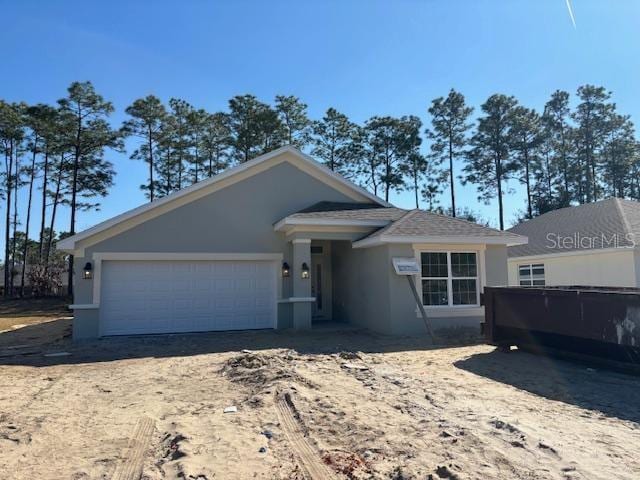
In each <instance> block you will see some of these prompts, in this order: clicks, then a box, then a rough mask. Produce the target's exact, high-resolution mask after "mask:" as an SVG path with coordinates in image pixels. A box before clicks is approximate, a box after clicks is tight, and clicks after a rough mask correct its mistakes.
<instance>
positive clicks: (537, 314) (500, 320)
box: [482, 286, 640, 365]
mask: <svg viewBox="0 0 640 480" xmlns="http://www.w3.org/2000/svg"><path fill="white" fill-rule="evenodd" d="M483 304H484V306H485V321H484V323H483V325H482V328H483V333H484V335H485V338H486V340H487V343H489V344H491V345H496V346H499V347H509V346H514V345H515V346H518V347H519V348H522V349H525V350H530V351H543V352H544V351H548V352H554V351H555V352H564V353H570V354H575V355H578V356H588V357H594V358H599V359H602V360H606V361H612V362H624V363H632V364H636V365H640V289H636V288H617V287H584V286H568V287H485V289H484V294H483Z"/></svg>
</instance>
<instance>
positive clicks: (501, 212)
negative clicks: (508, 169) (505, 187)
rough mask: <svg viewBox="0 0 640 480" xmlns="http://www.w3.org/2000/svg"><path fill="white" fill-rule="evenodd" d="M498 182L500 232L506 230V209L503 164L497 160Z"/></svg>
mask: <svg viewBox="0 0 640 480" xmlns="http://www.w3.org/2000/svg"><path fill="white" fill-rule="evenodd" d="M496 180H497V184H498V216H499V218H500V230H504V209H503V206H502V162H501V160H500V158H498V159H496Z"/></svg>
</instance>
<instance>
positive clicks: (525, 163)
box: [510, 106, 543, 219]
mask: <svg viewBox="0 0 640 480" xmlns="http://www.w3.org/2000/svg"><path fill="white" fill-rule="evenodd" d="M510 137H511V145H510V148H511V150H512V151H513V155H514V158H515V159H516V160H517V162H518V166H517V168H518V170H519V174H520V182H521V183H523V184H524V185H525V190H526V195H527V198H526V203H527V218H529V219H531V218H533V201H534V200H533V198H532V197H533V192H532V186H533V171H534V170H536V169H537V168H538V164H539V162H540V156H539V148H540V144H541V143H542V140H543V136H542V127H541V121H540V115H538V114H537V113H536V111H535V110H532V109H530V108H525V107H521V106H517V107H514V109H513V118H512V125H511V131H510Z"/></svg>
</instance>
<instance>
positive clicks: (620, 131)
mask: <svg viewBox="0 0 640 480" xmlns="http://www.w3.org/2000/svg"><path fill="white" fill-rule="evenodd" d="M607 130H608V134H607V137H606V139H605V140H604V144H603V146H602V173H603V175H602V176H603V180H604V186H605V194H606V195H609V196H613V197H619V198H624V197H626V196H628V195H630V193H631V185H632V184H633V181H634V179H633V178H632V176H631V175H630V172H631V171H632V169H633V163H634V161H637V147H638V143H637V141H636V139H635V128H634V125H633V122H632V121H631V118H630V117H629V116H628V115H619V114H617V113H615V112H612V113H611V115H610V116H609V119H608V126H607Z"/></svg>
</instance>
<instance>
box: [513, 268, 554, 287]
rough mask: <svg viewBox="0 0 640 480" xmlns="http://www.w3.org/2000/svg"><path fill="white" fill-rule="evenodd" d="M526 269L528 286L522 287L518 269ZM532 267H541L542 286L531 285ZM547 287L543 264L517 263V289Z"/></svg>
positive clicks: (545, 271)
mask: <svg viewBox="0 0 640 480" xmlns="http://www.w3.org/2000/svg"><path fill="white" fill-rule="evenodd" d="M523 267H525V268H527V269H528V270H529V285H522V280H521V278H520V269H521V268H523ZM533 267H537V268H539V267H542V271H543V274H542V281H543V282H544V283H543V284H542V285H534V284H533V281H534V279H533ZM546 285H547V269H546V268H545V265H544V262H542V263H533V262H529V263H519V264H518V286H519V287H544V286H546Z"/></svg>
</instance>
